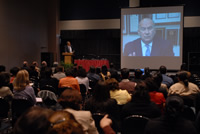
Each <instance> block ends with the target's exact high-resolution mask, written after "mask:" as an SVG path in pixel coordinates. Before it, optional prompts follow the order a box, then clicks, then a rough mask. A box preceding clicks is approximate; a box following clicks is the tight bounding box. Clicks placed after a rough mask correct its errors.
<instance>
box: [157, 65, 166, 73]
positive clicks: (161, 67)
mask: <svg viewBox="0 0 200 134" xmlns="http://www.w3.org/2000/svg"><path fill="white" fill-rule="evenodd" d="M159 71H160V73H161V74H166V73H167V68H166V67H165V66H160V68H159Z"/></svg>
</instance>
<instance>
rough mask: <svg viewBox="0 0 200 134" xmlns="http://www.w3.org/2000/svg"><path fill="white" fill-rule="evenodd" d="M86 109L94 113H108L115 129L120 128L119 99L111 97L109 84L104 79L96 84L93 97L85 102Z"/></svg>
mask: <svg viewBox="0 0 200 134" xmlns="http://www.w3.org/2000/svg"><path fill="white" fill-rule="evenodd" d="M85 110H89V111H90V112H91V113H92V114H96V113H99V114H101V115H105V114H108V115H109V117H110V118H111V119H112V121H113V126H114V128H113V129H114V130H117V129H119V124H120V123H119V121H120V109H119V106H118V105H117V101H116V100H115V99H112V98H110V93H109V90H108V86H107V84H106V83H105V82H104V81H102V80H100V81H98V83H97V84H96V86H95V88H94V92H93V95H92V97H90V98H89V99H88V100H87V101H86V102H85Z"/></svg>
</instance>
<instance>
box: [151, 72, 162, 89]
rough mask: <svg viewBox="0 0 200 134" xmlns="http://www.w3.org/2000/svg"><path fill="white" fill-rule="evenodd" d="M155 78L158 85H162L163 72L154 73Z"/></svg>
mask: <svg viewBox="0 0 200 134" xmlns="http://www.w3.org/2000/svg"><path fill="white" fill-rule="evenodd" d="M153 79H154V81H155V83H156V84H157V86H158V87H160V86H161V83H162V81H163V78H162V74H161V73H155V74H154V75H153Z"/></svg>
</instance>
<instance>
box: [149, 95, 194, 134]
mask: <svg viewBox="0 0 200 134" xmlns="http://www.w3.org/2000/svg"><path fill="white" fill-rule="evenodd" d="M183 109H184V102H183V100H182V98H181V97H179V96H176V95H173V96H169V97H168V98H167V99H166V105H165V113H164V115H163V116H162V117H160V118H157V119H152V120H149V122H148V123H147V125H146V128H145V134H161V133H162V134H197V131H196V128H195V127H194V124H193V123H192V122H191V121H189V120H186V119H185V118H184V117H182V116H181V115H182V112H183Z"/></svg>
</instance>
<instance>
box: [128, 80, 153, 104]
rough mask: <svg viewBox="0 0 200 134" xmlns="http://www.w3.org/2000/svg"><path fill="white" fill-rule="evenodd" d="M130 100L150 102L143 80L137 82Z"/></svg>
mask: <svg viewBox="0 0 200 134" xmlns="http://www.w3.org/2000/svg"><path fill="white" fill-rule="evenodd" d="M132 101H134V102H145V103H149V102H150V96H149V91H148V89H147V86H146V84H145V83H144V82H143V81H140V82H138V83H137V85H136V87H135V90H134V92H133V97H132Z"/></svg>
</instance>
